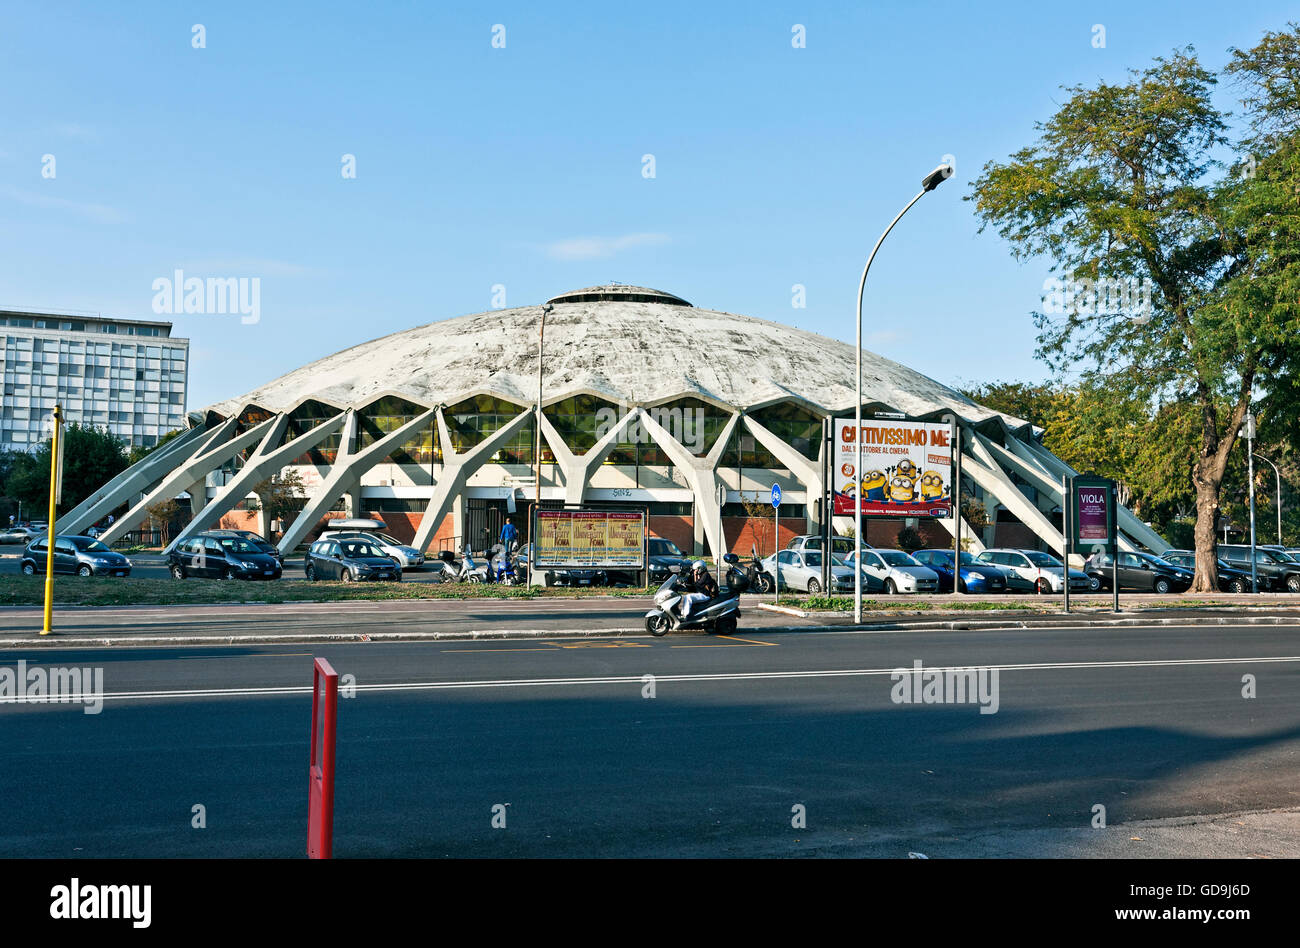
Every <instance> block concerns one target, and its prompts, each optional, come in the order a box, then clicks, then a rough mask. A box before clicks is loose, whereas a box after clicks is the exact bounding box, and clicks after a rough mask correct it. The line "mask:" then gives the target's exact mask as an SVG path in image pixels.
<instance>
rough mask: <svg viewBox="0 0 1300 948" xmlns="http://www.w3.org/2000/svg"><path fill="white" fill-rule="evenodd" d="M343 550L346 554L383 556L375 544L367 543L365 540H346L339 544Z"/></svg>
mask: <svg viewBox="0 0 1300 948" xmlns="http://www.w3.org/2000/svg"><path fill="white" fill-rule="evenodd" d="M339 547H340V548H342V550H343V555H344V556H383V554H382V553H380V552H379V551H378V550H376V549H375V547H374V544H371V543H367V542H366V541H365V540H346V541H344V542H342V543H340V544H339Z"/></svg>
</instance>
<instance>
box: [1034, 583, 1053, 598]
mask: <svg viewBox="0 0 1300 948" xmlns="http://www.w3.org/2000/svg"><path fill="white" fill-rule="evenodd" d="M1051 591H1052V584H1051V583H1050V582H1048V581H1047V580H1045V579H1040V580H1039V581H1038V582H1036V583H1034V592H1035V593H1037V594H1038V595H1040V596H1045V595H1047V594H1049V593H1050V592H1051Z"/></svg>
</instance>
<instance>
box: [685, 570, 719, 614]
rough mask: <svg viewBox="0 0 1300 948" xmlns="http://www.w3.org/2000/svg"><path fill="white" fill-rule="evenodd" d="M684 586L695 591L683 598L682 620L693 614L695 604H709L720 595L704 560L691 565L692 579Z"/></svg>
mask: <svg viewBox="0 0 1300 948" xmlns="http://www.w3.org/2000/svg"><path fill="white" fill-rule="evenodd" d="M682 585H683V586H685V587H687V588H689V589H691V590H693V591H692V592H687V593H685V594H684V595H683V596H682V619H686V617H687V616H689V615H690V614H691V606H692V605H693V604H695V603H697V602H708V601H709V600H710V599H712V598H713V597H714V596H716V595H718V584H717V582H715V581H714V579H713V577H712V576H710V575H709V570H708V567H706V566H705V565H704V561H703V560H696V561H695V562H694V563H692V564H691V576H690V579H688V580H685V581H684V582H683V584H682Z"/></svg>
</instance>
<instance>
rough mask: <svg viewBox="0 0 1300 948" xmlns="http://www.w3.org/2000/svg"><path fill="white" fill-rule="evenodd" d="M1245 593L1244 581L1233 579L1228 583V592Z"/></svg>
mask: <svg viewBox="0 0 1300 948" xmlns="http://www.w3.org/2000/svg"><path fill="white" fill-rule="evenodd" d="M1245 591H1246V581H1245V580H1244V579H1234V580H1233V581H1232V582H1230V583H1228V592H1233V593H1244V592H1245Z"/></svg>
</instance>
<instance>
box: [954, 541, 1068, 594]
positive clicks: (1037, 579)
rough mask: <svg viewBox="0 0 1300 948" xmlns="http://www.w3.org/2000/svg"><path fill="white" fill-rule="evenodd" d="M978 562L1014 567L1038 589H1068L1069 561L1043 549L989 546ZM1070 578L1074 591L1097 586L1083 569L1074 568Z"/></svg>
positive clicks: (1047, 590)
mask: <svg viewBox="0 0 1300 948" xmlns="http://www.w3.org/2000/svg"><path fill="white" fill-rule="evenodd" d="M975 562H977V563H983V564H989V565H993V566H1001V567H1003V568H1004V569H1007V570H1009V571H1012V572H1014V573H1016V575H1018V576H1019V577H1020V578H1021V579H1023V580H1028V581H1029V582H1030V583H1031V584H1032V588H1033V589H1034V590H1035V591H1036V592H1040V593H1049V592H1052V593H1059V592H1064V591H1065V578H1064V577H1065V569H1066V567H1065V564H1064V563H1062V562H1061V561H1060V560H1058V559H1057V558H1056V557H1055V556H1052V555H1051V554H1050V553H1044V552H1042V551H1041V550H1006V549H1002V550H985V551H984V552H983V553H981V554H980V555H979V556H977V557H975ZM1069 582H1070V591H1071V592H1089V591H1092V590H1093V584H1092V580H1091V579H1090V578H1089V577H1088V574H1087V573H1084V572H1082V571H1080V570H1077V569H1071V570H1070V580H1069Z"/></svg>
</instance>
